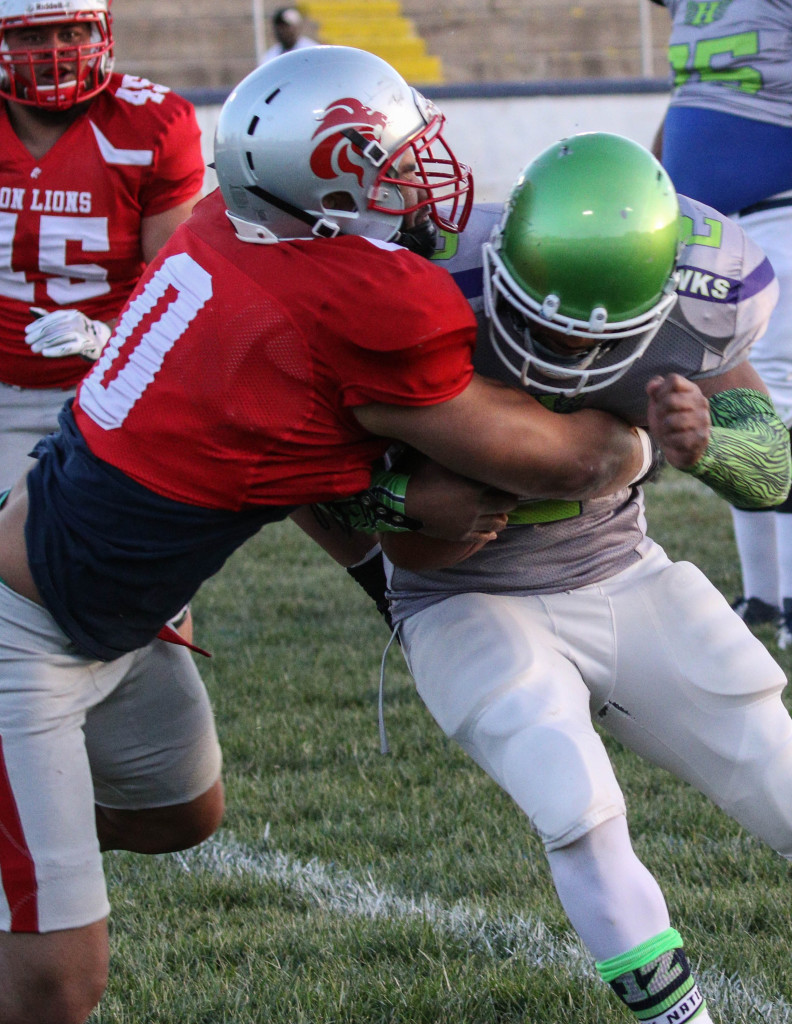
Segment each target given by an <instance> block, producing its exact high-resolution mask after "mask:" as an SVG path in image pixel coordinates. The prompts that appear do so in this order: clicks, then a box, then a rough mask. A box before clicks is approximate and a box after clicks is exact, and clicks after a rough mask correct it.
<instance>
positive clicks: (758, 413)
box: [684, 388, 792, 509]
mask: <svg viewBox="0 0 792 1024" xmlns="http://www.w3.org/2000/svg"><path fill="white" fill-rule="evenodd" d="M709 405H710V418H711V420H712V433H711V436H710V442H709V444H708V445H707V447H706V449H705V451H704V454H703V455H702V456H701V458H700V459H699V460H698V462H696V463H695V465H693V466H690V467H689V468H688V469H686V470H684V472H686V473H690V474H691V475H692V476H695V477H697V478H698V479H699V480H701V481H702V483H705V484H706V485H707V486H708V487H710V488H711V489H712V490H713V491H715V493H716V494H719V495H720V496H721V497H722V498H725V499H726V501H728V502H729V504H731V505H734V506H735V507H736V508H744V509H751V508H754V509H756V508H772V507H773V506H774V505H780V504H781V502H782V501H785V500H786V497H787V495H788V494H789V488H790V484H792V457H790V447H789V432H788V431H787V428H786V427H785V426H784V424H783V423H782V422H781V420H780V419H779V418H778V416H777V415H776V412H775V409H774V408H773V403H772V402H771V401H770V399H769V398H768V396H767V395H764V394H762V392H761V391H753V390H749V389H748V388H733V389H731V390H729V391H721V392H719V393H718V394H716V395H713V396H712V398H710V400H709Z"/></svg>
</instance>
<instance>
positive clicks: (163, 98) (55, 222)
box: [0, 0, 204, 488]
mask: <svg viewBox="0 0 792 1024" xmlns="http://www.w3.org/2000/svg"><path fill="white" fill-rule="evenodd" d="M109 7H110V0H0V97H2V100H0V152H2V154H3V156H2V160H0V488H2V487H10V486H11V484H12V483H13V482H14V480H16V478H17V477H18V476H19V475H20V473H21V472H22V470H23V469H24V468H25V466H26V465H27V464H29V462H30V460H29V458H28V455H29V453H30V451H31V450H32V448H33V446H34V445H35V443H36V441H37V440H38V438H39V437H41V436H42V435H43V434H45V433H48V432H49V431H50V430H55V429H56V427H57V415H58V412H59V411H60V408H61V406H62V405H63V403H64V401H65V400H66V399H67V398H69V397H70V396H71V395H73V394H74V389H75V387H76V385H77V383H78V381H79V380H80V379H81V378H82V377H83V376H84V375H85V373H86V372H87V370H88V369H89V368H90V365H91V360H94V359H96V358H97V356H98V355H99V353H100V351H101V349H102V346H103V345H104V343H105V342H106V340H107V338H108V337H109V336H110V328H111V327H112V325H113V324H114V323H115V320H116V318H117V317H118V314H119V312H120V310H121V307H122V306H123V304H124V302H125V301H126V300H127V298H128V297H129V294H130V292H131V291H132V289H133V287H134V286H135V284H136V283H137V280H138V278H139V277H140V274H141V273H142V271H143V268H144V267H145V265H146V264H147V263H149V262H150V261H151V259H152V258H153V257H154V255H155V254H156V253H157V251H158V250H159V248H160V247H161V246H162V244H163V243H164V242H165V241H166V239H167V238H169V237H170V235H171V233H172V232H173V230H174V228H175V227H176V226H177V225H178V224H180V223H181V222H182V221H183V220H185V219H186V218H187V217H188V216H189V214H190V212H191V210H192V207H193V205H194V204H195V202H196V200H197V198H198V196H199V194H200V192H201V189H202V186H203V179H204V162H203V159H202V156H201V148H200V130H199V127H198V124H197V121H196V119H195V112H194V110H193V108H192V106H191V105H190V104H189V103H187V101H186V100H184V99H182V98H181V97H180V96H177V95H176V94H175V93H173V92H171V91H170V90H169V89H167V88H166V87H165V86H161V85H154V84H152V83H151V82H148V81H146V80H145V79H140V78H136V77H134V76H132V75H122V74H117V73H114V72H113V35H112V24H111V15H110V10H109ZM26 330H27V337H26V333H25V332H26ZM26 342H27V344H26Z"/></svg>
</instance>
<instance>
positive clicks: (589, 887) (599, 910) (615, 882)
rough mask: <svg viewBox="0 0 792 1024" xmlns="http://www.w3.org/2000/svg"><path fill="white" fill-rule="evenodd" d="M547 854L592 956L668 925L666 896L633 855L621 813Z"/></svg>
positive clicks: (617, 950)
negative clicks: (567, 844) (572, 841)
mask: <svg viewBox="0 0 792 1024" xmlns="http://www.w3.org/2000/svg"><path fill="white" fill-rule="evenodd" d="M547 858H548V862H549V864H550V872H551V874H552V876H553V883H554V885H555V888H556V892H557V893H558V897H559V899H560V900H561V905H562V906H563V908H564V910H565V912H566V915H567V917H568V918H569V921H570V923H571V925H572V927H573V928H574V929H575V931H576V932H577V933H578V935H579V936H580V938H581V940H582V941H583V943H584V945H585V946H586V947H587V949H588V950H589V952H590V953H591V954H592V956H593V957H594V959H595V960H609V959H610V958H611V957H614V956H619V955H620V954H622V953H625V952H627V950H630V949H634V948H635V946H638V945H640V943H642V942H646V940H647V939H650V938H652V937H653V936H655V935H658V934H659V933H660V932H662V931H665V929H666V928H668V927H670V924H669V919H668V908H667V907H666V902H665V897H664V896H663V893H662V892H661V890H660V886H659V885H658V884H657V882H656V881H655V879H654V876H653V875H651V874H650V873H649V871H648V870H647V869H646V868H645V867H644V865H643V864H642V863H641V861H640V860H638V857H637V856H636V855H635V851H634V850H633V848H632V843H631V842H630V835H629V832H628V829H627V820H626V818H624V817H623V816H619V817H616V818H610V819H609V820H608V821H605V822H603V823H602V824H601V825H598V826H597V827H596V828H594V829H592V830H591V831H590V832H587V833H586V835H584V836H582V837H581V838H580V839H577V840H576V841H575V842H574V843H570V844H569V846H563V847H561V848H560V849H557V850H550V851H548V854H547Z"/></svg>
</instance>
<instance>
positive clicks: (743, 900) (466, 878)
mask: <svg viewBox="0 0 792 1024" xmlns="http://www.w3.org/2000/svg"><path fill="white" fill-rule="evenodd" d="M648 497H649V513H648V514H649V521H650V526H651V531H650V532H651V533H652V534H653V536H655V538H656V539H658V540H660V541H661V542H662V543H663V544H664V545H665V546H666V548H667V550H668V551H669V553H670V554H671V555H672V556H673V557H685V558H689V559H690V560H692V561H694V562H696V563H697V564H699V565H700V566H701V567H702V568H703V569H704V570H705V571H706V572H707V573H708V575H709V576H710V577H711V579H713V581H714V582H715V583H716V585H717V586H718V587H719V588H720V589H721V590H722V591H723V592H724V593H725V594H726V596H727V597H729V598H730V599H731V598H732V597H733V596H734V595H735V594H736V593H737V591H738V589H739V573H738V568H737V561H736V555H735V552H734V546H733V542H732V538H731V527H730V520H729V515H728V510H727V508H726V506H725V505H724V504H723V503H722V502H720V501H719V500H718V499H717V498H715V497H713V496H712V495H711V494H710V493H709V492H708V491H706V490H705V489H704V488H703V487H700V486H699V485H697V484H696V483H695V482H693V481H690V480H688V479H687V478H684V477H682V476H681V475H680V474H676V473H674V472H673V471H666V474H665V476H664V478H663V479H662V480H661V482H660V483H658V484H655V485H653V486H652V487H651V488H650V490H649V496H648ZM194 608H195V615H196V621H197V635H198V640H199V642H200V643H201V644H203V645H205V646H207V647H208V648H209V649H210V650H211V651H212V652H213V654H214V657H213V658H212V660H211V661H205V660H204V659H199V661H200V668H201V671H202V673H203V675H204V678H205V679H206V682H207V685H208V687H209V689H210V692H211V694H212V697H213V700H214V703H215V708H216V713H217V719H218V726H219V731H220V736H221V741H222V743H223V748H224V752H225V777H226V783H227V796H228V812H227V817H226V820H225V823H224V827H223V829H222V830H221V831H220V832H219V833H218V834H217V836H216V837H214V838H213V839H212V840H210V841H209V842H208V843H206V844H204V845H203V846H202V847H200V848H199V849H197V850H195V851H190V852H188V853H186V854H182V855H175V856H162V857H154V858H145V857H137V856H134V855H128V854H111V855H108V856H107V857H106V859H105V864H106V870H107V874H108V878H109V884H110V899H111V902H112V905H113V914H112V917H111V935H112V947H113V958H112V964H111V981H110V986H109V989H108V992H107V995H106V997H105V999H104V1000H103V1002H102V1004H101V1006H100V1007H99V1009H98V1010H97V1011H96V1012H95V1013H94V1015H93V1017H92V1018H91V1020H92V1021H94V1022H96V1024H98V1022H102V1024H143V1022H152V1024H153V1022H157V1024H177V1022H178V1024H226V1022H227V1024H231V1022H234V1024H253V1022H256V1024H265V1022H266V1024H308V1022H311V1024H331V1022H332V1024H336V1022H338V1024H342V1022H343V1024H384V1022H394V1024H396V1022H398V1024H430V1022H431V1024H452V1022H453V1024H457V1022H460V1024H496V1022H497V1024H517V1022H520V1024H540V1022H541V1024H562V1022H563V1024H611V1022H613V1024H616V1022H619V1021H622V1022H624V1021H627V1020H628V1016H627V1014H626V1013H625V1012H624V1011H623V1010H622V1009H621V1007H620V1006H619V1005H618V1004H617V1003H616V1001H615V999H614V998H613V997H612V995H611V994H610V993H609V991H608V990H607V989H606V988H605V986H604V985H603V984H602V983H601V982H600V981H599V980H597V978H596V977H595V974H594V972H593V969H592V966H591V964H590V962H589V960H588V957H587V956H586V954H585V953H584V951H583V950H582V948H581V947H580V945H579V944H578V942H577V940H576V938H575V936H574V934H573V933H572V932H571V931H570V930H569V928H568V926H567V923H566V919H565V917H564V915H563V913H562V911H561V909H560V906H559V905H558V902H557V900H556V897H555V894H554V891H553V889H552V886H551V884H550V880H549V874H548V871H547V869H546V866H545V861H544V856H543V852H542V848H541V845H540V843H539V842H538V841H537V840H536V839H535V837H534V836H533V835H532V834H531V832H530V830H529V828H528V827H527V825H526V822H525V820H524V819H523V817H522V816H521V814H520V813H518V811H517V810H516V809H515V808H514V807H513V806H512V805H511V803H510V801H509V799H508V798H507V797H505V796H504V795H503V793H501V792H500V791H499V790H498V789H497V787H496V786H495V785H494V783H492V782H491V781H490V780H489V779H488V778H487V777H486V776H485V775H484V774H483V772H481V771H480V770H479V769H478V768H477V767H476V766H475V765H474V764H473V763H472V762H470V761H468V760H467V759H466V757H465V756H464V755H463V754H462V753H461V752H460V751H459V750H457V749H456V748H455V747H454V746H453V745H452V744H450V743H449V742H448V741H446V740H445V738H444V737H443V736H442V734H441V733H440V731H439V730H438V729H437V727H436V726H435V725H434V723H433V722H432V721H431V719H430V718H429V715H428V713H427V712H426V711H425V709H424V708H423V706H422V704H421V703H420V701H419V699H418V698H417V696H416V694H415V692H414V690H413V688H412V686H411V682H410V679H409V676H408V674H407V672H406V670H405V668H404V665H403V662H402V659H401V655H400V653H399V652H398V650H397V649H395V650H392V651H391V653H390V655H389V658H388V662H387V665H388V667H387V679H386V704H385V716H386V724H387V729H388V738H389V741H390V745H391V753H390V755H388V756H383V755H381V754H380V752H379V737H378V732H377V687H378V679H379V666H380V656H381V653H382V650H383V647H384V645H385V642H386V640H387V631H386V629H385V626H384V624H383V623H382V621H381V620H380V618H379V616H378V615H377V613H376V611H375V610H374V608H373V605H370V603H369V602H368V599H367V598H366V597H365V595H364V594H363V593H362V591H359V589H358V588H357V586H356V585H355V584H354V583H353V582H352V581H351V580H350V579H349V578H348V577H347V576H346V575H345V574H344V573H343V572H342V571H340V570H338V568H337V567H336V566H335V564H334V563H333V562H331V561H330V559H329V558H328V556H326V555H325V554H324V553H323V552H321V551H320V550H319V549H318V548H315V547H313V546H312V545H311V544H310V542H308V541H307V540H306V539H304V538H303V537H302V535H301V534H300V533H299V531H297V530H296V529H295V528H294V527H293V526H291V524H283V525H281V526H277V527H268V528H266V529H265V530H264V531H263V532H262V533H261V534H260V535H259V536H258V537H257V538H256V539H255V540H254V541H252V542H251V543H249V544H248V546H247V547H246V548H245V549H243V550H242V551H240V552H238V553H237V555H236V556H235V557H234V559H233V560H232V562H230V563H229V564H228V565H227V566H226V568H225V569H224V570H223V572H222V573H221V574H220V575H219V576H218V577H217V578H215V579H214V580H212V581H210V583H209V584H207V585H206V586H205V587H204V589H203V590H202V592H201V593H200V595H199V597H198V599H197V600H196V602H195V605H194ZM765 629H766V632H760V633H759V635H760V636H761V637H762V639H763V640H765V642H767V643H768V645H769V646H770V647H771V649H772V650H773V651H774V652H775V651H776V649H775V647H774V643H773V634H772V631H771V630H770V629H769V628H768V627H765ZM776 653H777V652H776ZM783 659H784V660H783V662H782V663H783V664H784V667H785V668H786V669H787V671H789V669H790V668H792V658H790V656H789V654H788V652H785V653H784V655H783ZM609 749H611V750H612V755H613V760H614V763H615V765H616V768H617V773H618V775H619V778H620V781H621V782H622V785H623V788H624V791H625V795H626V798H627V803H628V807H629V812H630V821H631V828H632V833H633V838H634V842H635V845H636V848H637V850H638V852H639V855H640V856H641V857H642V859H643V860H644V861H645V863H646V864H647V865H648V866H649V868H650V869H651V870H652V871H653V872H654V873H655V874H656V876H657V877H658V879H659V880H660V883H661V885H662V887H663V889H664V891H665V893H666V896H667V898H668V901H669V904H670V907H671V914H672V922H673V924H674V925H675V926H676V927H677V928H678V929H679V930H680V931H681V932H682V934H683V936H684V938H685V940H686V948H687V950H688V954H689V956H690V958H691V960H692V962H693V963H694V964H695V965H696V966H697V967H698V969H699V972H700V980H701V982H702V987H703V988H704V990H705V994H706V996H707V998H708V1001H709V1004H710V1007H711V1010H712V1014H713V1017H714V1019H715V1020H716V1021H718V1022H720V1024H743V1022H744V1024H757V1022H763V1021H767V1022H773V1024H786V1022H792V959H791V958H790V952H789V946H790V925H791V924H792V899H791V898H790V892H791V888H790V873H789V868H788V867H787V865H786V862H784V861H783V860H781V858H779V857H778V856H777V855H775V854H773V853H771V852H770V851H769V850H767V849H765V848H764V847H762V846H761V845H760V844H759V843H758V842H756V841H755V840H753V839H752V837H750V836H749V835H747V834H746V833H744V832H743V831H742V830H741V829H740V828H738V827H737V826H735V825H734V824H733V823H732V822H731V821H730V820H728V819H727V818H726V817H725V816H724V815H723V814H721V813H720V812H719V811H717V810H715V809H714V808H712V807H711V806H710V805H709V804H708V803H707V802H706V801H705V800H704V799H703V798H701V797H700V796H698V794H696V793H694V792H693V791H691V790H690V789H689V788H687V787H685V786H684V785H683V784H681V783H678V782H676V781H675V780H673V779H671V778H669V777H667V776H665V775H664V774H663V773H661V772H660V771H658V770H656V769H653V768H651V767H648V766H646V765H644V764H642V763H641V762H639V761H638V760H637V759H636V758H634V757H633V755H631V754H628V753H626V752H624V751H622V750H621V749H620V748H618V747H617V746H616V745H615V744H613V743H611V744H610V747H609Z"/></svg>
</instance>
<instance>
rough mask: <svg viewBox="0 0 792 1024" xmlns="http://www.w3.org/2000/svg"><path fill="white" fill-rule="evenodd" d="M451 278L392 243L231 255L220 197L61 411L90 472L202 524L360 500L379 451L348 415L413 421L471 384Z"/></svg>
mask: <svg viewBox="0 0 792 1024" xmlns="http://www.w3.org/2000/svg"><path fill="white" fill-rule="evenodd" d="M474 339H475V319H474V317H473V314H472V312H471V310H470V307H469V305H468V303H467V302H466V300H465V299H464V297H463V295H462V293H461V292H460V291H459V289H458V288H457V286H456V285H455V284H454V282H453V279H452V278H451V276H450V275H449V274H448V273H447V272H446V271H445V270H443V269H441V268H440V267H438V266H437V265H435V264H433V263H431V262H429V261H428V260H425V259H423V258H422V257H420V256H416V255H415V254H414V253H411V252H409V251H408V250H406V249H403V248H401V247H399V246H396V245H393V244H390V243H375V242H372V241H369V240H368V239H365V238H360V237H355V236H346V237H339V238H334V239H319V238H314V239H300V240H296V241H282V242H278V243H276V244H270V245H259V244H253V243H250V242H242V241H240V240H239V239H238V238H237V236H236V234H235V232H234V229H233V227H232V226H231V224H230V222H229V220H228V218H227V217H226V215H225V204H224V202H223V198H222V195H221V194H220V191H219V190H217V191H216V192H214V193H213V194H212V195H210V196H209V197H208V198H206V199H204V200H203V201H202V202H201V203H199V205H198V206H197V207H196V210H195V212H194V213H193V215H192V217H191V218H190V219H189V220H188V221H187V222H186V223H185V224H183V225H182V226H181V227H180V228H179V229H177V231H176V232H175V233H174V235H173V236H172V238H171V239H170V241H169V242H168V243H167V244H166V245H165V246H164V247H163V249H162V250H161V252H160V253H159V255H158V256H157V258H156V260H155V261H154V262H153V263H152V264H151V265H150V267H149V268H148V270H147V272H146V274H145V275H144V278H143V279H142V280H141V281H140V283H139V284H138V286H137V288H136V289H135V291H134V293H133V295H132V297H131V299H130V302H129V304H128V305H127V307H126V308H125V310H124V312H123V314H122V317H121V320H120V322H119V324H118V327H117V329H116V331H115V333H114V334H113V337H112V338H111V340H110V342H109V343H108V345H107V347H106V348H105V351H104V352H103V354H102V356H101V358H100V359H99V361H98V362H97V363H96V365H95V366H94V368H93V370H92V371H91V373H90V374H89V375H88V376H87V377H86V378H85V379H84V380H83V382H82V384H81V386H80V389H79V391H78V394H77V400H76V402H75V405H74V415H75V421H76V423H77V426H78V428H79V430H80V432H81V433H82V435H83V437H84V438H85V440H86V441H87V443H88V446H89V448H90V449H91V451H92V452H93V454H94V455H96V456H97V457H98V458H100V459H101V460H103V461H104V462H106V463H110V464H111V465H112V466H114V467H116V468H118V469H120V470H121V471H122V472H123V473H124V474H126V475H127V476H129V477H131V478H132V479H133V480H135V481H136V482H137V483H139V484H142V485H143V486H145V487H146V488H148V489H149V490H151V491H154V492H155V493H157V494H159V495H162V496H163V497H165V498H168V499H171V500H173V501H179V502H184V503H188V504H193V505H199V506H203V507H205V508H212V509H228V510H237V509H244V508H249V507H251V506H256V505H292V506H293V505H300V504H304V503H309V502H313V501H326V500H331V499H333V498H334V497H338V496H342V495H349V494H352V493H354V492H356V491H359V490H362V489H365V488H366V487H367V486H368V484H369V480H370V471H371V464H372V463H373V462H374V461H375V460H376V459H377V458H378V457H379V456H380V455H381V454H383V452H384V450H385V449H386V446H387V441H385V440H383V439H382V438H376V437H372V436H371V435H370V434H368V433H367V432H366V431H365V430H364V429H363V428H362V427H361V426H360V424H359V423H358V421H357V419H356V418H355V416H354V414H353V413H352V411H351V410H352V409H353V408H354V407H355V406H361V405H366V404H371V403H386V404H391V405H410V406H422V405H432V404H436V403H438V402H443V401H446V400H448V399H450V398H453V397H454V396H455V395H457V394H459V393H460V392H461V391H462V390H463V389H464V388H465V387H466V386H467V384H468V383H469V381H470V378H471V376H472V373H473V367H472V362H471V354H472V349H473V344H474Z"/></svg>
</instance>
